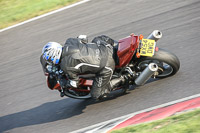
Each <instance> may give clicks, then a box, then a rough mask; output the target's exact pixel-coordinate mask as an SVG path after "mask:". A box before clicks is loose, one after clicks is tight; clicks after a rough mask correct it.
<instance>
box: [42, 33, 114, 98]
mask: <svg viewBox="0 0 200 133" xmlns="http://www.w3.org/2000/svg"><path fill="white" fill-rule="evenodd" d="M113 43H114V42H113V40H112V39H111V38H109V37H107V36H104V35H102V36H98V37H96V38H94V39H93V40H92V43H91V44H89V43H88V44H83V43H81V41H80V39H78V38H69V39H67V41H66V43H65V45H64V47H63V51H62V56H61V61H60V67H61V69H62V70H63V71H64V73H65V74H67V75H68V77H69V79H70V80H74V81H77V82H78V80H79V75H80V74H95V75H96V76H95V79H94V80H93V85H92V89H91V95H92V97H93V98H95V99H97V98H99V97H101V96H102V95H103V94H104V92H105V90H106V89H109V88H111V86H110V80H111V77H112V74H113V71H114V68H115V61H114V59H113V47H112V45H113ZM42 62H43V61H42V58H41V63H42ZM42 64H43V63H42ZM43 67H44V65H43Z"/></svg>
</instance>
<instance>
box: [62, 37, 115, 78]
mask: <svg viewBox="0 0 200 133" xmlns="http://www.w3.org/2000/svg"><path fill="white" fill-rule="evenodd" d="M112 52H113V51H112V48H111V47H110V48H108V47H106V45H104V44H98V45H97V44H95V43H93V44H83V43H81V42H80V40H79V39H77V38H69V39H67V41H66V43H65V45H64V47H63V52H62V56H61V64H60V67H61V69H62V70H63V71H64V73H65V74H67V75H68V76H69V78H70V79H71V80H78V75H79V74H87V73H89V74H96V73H98V72H99V71H101V70H102V69H103V68H105V66H106V67H107V68H109V69H110V70H111V71H113V69H114V66H115V64H114V61H113V58H112ZM109 62H110V63H109Z"/></svg>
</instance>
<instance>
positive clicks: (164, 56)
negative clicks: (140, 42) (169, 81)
mask: <svg viewBox="0 0 200 133" xmlns="http://www.w3.org/2000/svg"><path fill="white" fill-rule="evenodd" d="M152 62H153V63H156V64H157V65H158V71H157V73H156V76H155V77H156V78H166V77H169V76H173V75H174V74H176V73H177V72H178V70H179V68H180V61H179V59H178V57H177V56H176V55H175V54H173V53H171V52H169V51H166V50H164V49H159V50H158V51H157V52H155V54H154V56H153V57H141V58H140V60H139V63H138V67H139V68H141V69H143V68H144V67H146V66H147V65H148V64H150V63H152Z"/></svg>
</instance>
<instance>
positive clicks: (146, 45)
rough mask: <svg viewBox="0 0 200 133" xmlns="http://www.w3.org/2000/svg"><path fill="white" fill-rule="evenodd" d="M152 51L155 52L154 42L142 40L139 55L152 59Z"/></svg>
mask: <svg viewBox="0 0 200 133" xmlns="http://www.w3.org/2000/svg"><path fill="white" fill-rule="evenodd" d="M154 51H155V40H151V39H142V47H141V49H140V55H141V56H150V57H152V56H153V55H154Z"/></svg>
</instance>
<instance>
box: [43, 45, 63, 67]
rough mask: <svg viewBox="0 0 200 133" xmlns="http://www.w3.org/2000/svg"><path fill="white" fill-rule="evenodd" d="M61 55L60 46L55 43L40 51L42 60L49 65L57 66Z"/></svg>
mask: <svg viewBox="0 0 200 133" xmlns="http://www.w3.org/2000/svg"><path fill="white" fill-rule="evenodd" d="M61 53H62V46H61V45H60V44H59V43H57V42H49V43H47V44H46V45H45V46H44V47H43V49H42V55H43V58H44V59H45V60H46V61H47V62H48V63H49V64H52V63H53V64H58V63H59V61H60V57H61Z"/></svg>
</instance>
